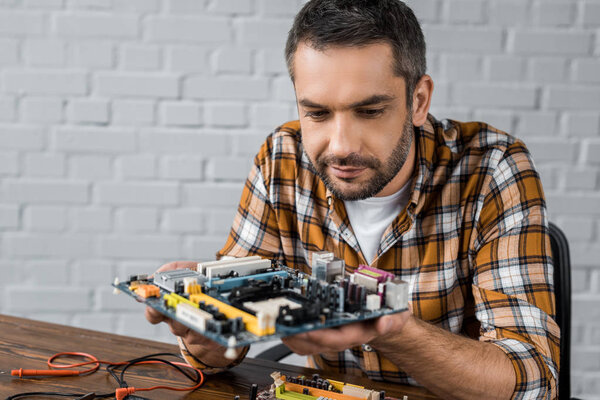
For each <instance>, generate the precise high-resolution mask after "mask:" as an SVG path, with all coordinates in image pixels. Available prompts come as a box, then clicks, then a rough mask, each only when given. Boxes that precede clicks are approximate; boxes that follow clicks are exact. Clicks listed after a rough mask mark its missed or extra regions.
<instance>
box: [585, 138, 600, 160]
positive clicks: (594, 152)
mask: <svg viewBox="0 0 600 400" xmlns="http://www.w3.org/2000/svg"><path fill="white" fill-rule="evenodd" d="M584 149H585V150H586V155H585V159H586V160H587V161H588V162H590V163H592V164H600V142H589V143H585V144H584Z"/></svg>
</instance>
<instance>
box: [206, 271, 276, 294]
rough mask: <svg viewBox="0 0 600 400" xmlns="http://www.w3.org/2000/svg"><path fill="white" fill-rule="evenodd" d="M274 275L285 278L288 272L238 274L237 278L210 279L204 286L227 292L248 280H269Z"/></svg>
mask: <svg viewBox="0 0 600 400" xmlns="http://www.w3.org/2000/svg"><path fill="white" fill-rule="evenodd" d="M275 276H281V277H282V278H286V277H287V276H288V273H287V272H286V271H275V272H265V273H264V274H256V275H248V276H240V277H238V278H227V279H212V280H210V281H208V282H206V284H205V286H206V287H209V288H216V289H217V290H218V291H219V292H227V291H229V290H231V289H233V288H234V287H237V286H244V285H246V284H247V283H248V281H249V280H255V281H265V282H270V281H271V280H272V279H273V277H275Z"/></svg>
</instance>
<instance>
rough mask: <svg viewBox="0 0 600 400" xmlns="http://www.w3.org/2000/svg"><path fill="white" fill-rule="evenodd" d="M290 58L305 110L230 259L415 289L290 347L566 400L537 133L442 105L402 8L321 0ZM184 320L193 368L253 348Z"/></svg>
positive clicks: (382, 1)
mask: <svg viewBox="0 0 600 400" xmlns="http://www.w3.org/2000/svg"><path fill="white" fill-rule="evenodd" d="M286 57H287V63H288V68H289V72H290V76H291V78H292V81H293V83H294V88H295V91H296V98H297V104H298V113H299V117H300V120H299V121H295V122H291V123H287V124H285V125H283V126H281V127H279V128H278V129H277V130H276V131H275V132H274V133H272V134H271V135H270V136H269V137H268V138H267V140H266V142H265V143H264V145H263V146H262V148H261V149H260V151H259V153H258V155H257V156H256V158H255V163H254V167H253V169H252V171H251V172H250V175H249V177H248V180H247V181H246V185H245V187H244V191H243V194H242V198H241V201H240V205H239V208H238V213H237V215H236V217H235V220H234V223H233V227H232V230H231V233H230V235H229V238H228V240H227V243H226V244H225V246H224V248H223V249H222V250H221V251H220V252H219V253H218V256H219V257H221V256H225V255H228V256H235V257H240V256H246V255H251V254H259V255H261V256H264V257H268V258H274V259H279V260H281V261H283V262H285V263H286V264H287V265H289V266H291V267H294V268H298V269H301V270H303V271H305V272H309V267H308V266H309V265H310V260H311V255H312V253H313V252H315V251H322V250H328V251H332V252H334V253H335V255H336V256H337V257H340V258H343V259H344V260H345V261H346V264H347V269H348V270H349V271H352V270H353V269H354V268H356V267H357V266H358V265H359V264H369V265H372V266H375V267H377V268H382V269H386V270H389V271H390V272H393V273H394V274H396V275H399V276H400V277H402V279H404V280H405V281H408V282H409V284H410V293H411V294H410V311H407V312H404V313H400V314H396V315H393V316H386V317H382V318H379V319H378V320H375V321H370V322H362V323H356V324H351V325H347V326H343V327H340V328H335V329H325V330H320V331H315V332H310V333H305V334H299V335H296V336H293V337H289V338H285V339H284V340H283V341H284V343H285V344H286V345H287V346H289V347H290V348H291V349H292V350H293V351H295V352H296V353H299V354H306V355H310V356H311V357H310V360H311V362H312V363H313V364H314V365H315V366H317V367H319V368H322V369H326V370H327V369H336V370H342V371H344V372H349V373H350V372H357V373H360V372H362V373H364V374H366V375H367V376H369V377H370V378H372V379H377V380H388V381H393V382H399V383H413V384H414V383H418V384H421V385H423V386H425V387H426V388H428V389H429V390H431V391H433V392H434V393H436V394H437V395H439V396H441V397H443V398H473V399H481V398H510V397H511V396H512V397H514V398H553V397H555V396H556V393H557V376H558V362H559V360H558V349H559V336H560V333H559V329H558V326H557V325H556V323H555V321H554V320H553V318H554V312H555V311H554V295H553V286H552V280H551V277H552V264H551V258H550V245H549V241H548V235H547V221H546V212H545V202H544V197H543V192H542V188H541V184H540V181H539V176H538V175H537V173H536V171H535V170H534V167H533V164H532V161H531V159H530V156H529V153H528V152H527V149H526V148H525V146H524V145H523V143H521V142H520V141H518V140H516V139H515V138H512V137H510V136H508V135H507V134H505V133H503V132H500V131H498V130H496V129H494V128H492V127H490V126H488V125H486V124H483V123H460V122H456V121H449V120H445V121H437V120H436V119H435V118H433V117H432V116H431V115H429V114H428V111H429V106H430V101H431V95H432V92H433V82H432V80H431V78H430V77H429V76H428V75H426V74H425V42H424V39H423V34H422V32H421V28H420V26H419V24H418V22H417V20H416V18H415V16H414V14H413V13H412V11H411V10H410V9H409V8H408V7H406V6H405V5H404V4H403V3H401V2H399V1H397V0H378V1H375V0H354V1H351V0H313V1H310V2H308V3H307V4H306V5H305V6H304V8H303V9H302V10H301V11H300V13H299V14H298V15H297V16H296V19H295V21H294V25H293V27H292V29H291V31H290V33H289V36H288V41H287V45H286ZM191 265H194V263H189V262H178V263H171V264H168V265H166V266H163V269H168V268H181V267H186V266H191ZM147 317H148V319H149V320H150V321H151V322H153V323H157V322H160V321H162V320H164V317H162V316H160V315H158V314H156V313H155V312H152V311H151V310H147ZM168 323H169V324H170V326H171V329H172V331H173V333H174V334H176V335H177V336H179V339H180V344H181V345H182V348H183V353H184V355H185V356H186V358H187V359H188V361H190V363H192V364H195V365H200V366H202V367H205V368H207V369H209V370H211V369H212V370H215V371H216V370H218V369H219V368H223V367H230V366H232V365H235V364H236V363H238V362H240V361H241V360H242V358H243V356H244V355H245V352H242V354H241V355H240V357H238V359H237V360H235V361H234V362H233V363H232V362H231V361H230V360H227V359H225V358H224V357H223V352H224V349H223V348H220V347H218V346H217V345H215V344H214V343H212V342H210V341H209V340H207V339H206V338H204V337H202V336H200V335H197V334H195V333H194V332H192V331H190V330H188V329H187V328H185V327H184V326H182V325H179V324H176V323H173V322H172V321H168ZM246 351H247V349H246Z"/></svg>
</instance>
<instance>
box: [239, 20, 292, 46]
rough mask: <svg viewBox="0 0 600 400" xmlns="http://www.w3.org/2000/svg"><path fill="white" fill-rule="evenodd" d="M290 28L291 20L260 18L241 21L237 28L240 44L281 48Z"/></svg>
mask: <svg viewBox="0 0 600 400" xmlns="http://www.w3.org/2000/svg"><path fill="white" fill-rule="evenodd" d="M291 26H292V20H291V18H290V20H289V21H288V20H285V21H282V20H280V19H266V18H262V19H261V20H254V19H252V20H251V19H246V20H241V21H239V25H238V28H239V31H240V37H241V39H242V44H246V45H250V46H260V47H263V46H283V45H284V44H285V39H286V38H287V33H288V31H289V30H290V27H291Z"/></svg>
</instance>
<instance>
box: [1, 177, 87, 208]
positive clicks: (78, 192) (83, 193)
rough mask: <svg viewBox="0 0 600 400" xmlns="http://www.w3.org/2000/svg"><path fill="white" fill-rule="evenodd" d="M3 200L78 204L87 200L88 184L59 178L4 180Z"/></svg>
mask: <svg viewBox="0 0 600 400" xmlns="http://www.w3.org/2000/svg"><path fill="white" fill-rule="evenodd" d="M3 189H4V196H2V197H3V198H4V199H5V200H8V201H10V202H26V203H35V204H43V203H53V204H80V203H86V202H87V201H88V197H89V196H88V185H87V184H86V183H83V182H72V181H61V180H47V179H44V180H34V179H19V180H9V179H5V180H4V187H3Z"/></svg>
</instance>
